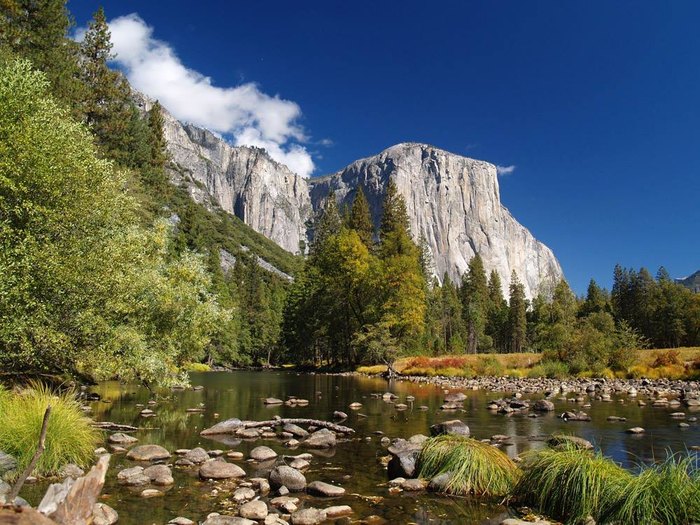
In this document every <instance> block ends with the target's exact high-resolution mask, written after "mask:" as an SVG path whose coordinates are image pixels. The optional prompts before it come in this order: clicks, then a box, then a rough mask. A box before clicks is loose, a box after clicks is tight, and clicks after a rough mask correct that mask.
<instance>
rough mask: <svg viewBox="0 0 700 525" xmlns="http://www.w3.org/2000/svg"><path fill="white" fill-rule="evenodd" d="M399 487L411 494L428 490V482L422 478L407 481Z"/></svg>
mask: <svg viewBox="0 0 700 525" xmlns="http://www.w3.org/2000/svg"><path fill="white" fill-rule="evenodd" d="M399 486H400V487H401V488H402V489H404V490H406V491H410V492H413V491H419V490H425V489H427V488H428V480H427V479H421V478H411V479H406V480H404V481H403V482H402V483H401V484H400V485H399Z"/></svg>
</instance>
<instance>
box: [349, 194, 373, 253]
mask: <svg viewBox="0 0 700 525" xmlns="http://www.w3.org/2000/svg"><path fill="white" fill-rule="evenodd" d="M348 226H349V227H350V228H351V229H353V230H355V231H356V232H357V234H358V235H359V236H360V240H361V241H362V242H363V243H364V245H365V246H367V248H370V249H371V248H372V246H373V244H374V225H373V224H372V216H371V215H370V211H369V203H368V202H367V198H366V197H365V193H364V192H363V191H362V187H361V186H358V187H357V193H355V199H354V200H353V201H352V208H351V209H350V217H349V220H348Z"/></svg>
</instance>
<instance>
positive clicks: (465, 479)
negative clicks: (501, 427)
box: [418, 435, 520, 496]
mask: <svg viewBox="0 0 700 525" xmlns="http://www.w3.org/2000/svg"><path fill="white" fill-rule="evenodd" d="M418 469H419V473H420V476H421V477H423V478H427V479H431V478H433V477H435V476H437V475H439V474H449V482H448V483H447V485H446V492H448V493H450V494H458V495H467V494H475V495H482V496H505V495H506V494H508V493H509V492H510V491H511V489H512V488H513V486H514V485H515V483H516V481H517V479H518V476H519V474H520V471H519V469H518V467H517V466H516V465H515V463H513V461H512V460H511V459H510V458H509V457H508V456H506V455H505V454H504V453H503V452H501V451H500V450H498V449H497V448H495V447H493V446H491V445H489V444H488V443H482V442H481V441H477V440H475V439H472V438H468V437H463V436H454V435H446V436H438V437H434V438H431V439H429V440H428V441H426V443H425V445H424V447H423V450H422V451H421V454H420V456H419V458H418Z"/></svg>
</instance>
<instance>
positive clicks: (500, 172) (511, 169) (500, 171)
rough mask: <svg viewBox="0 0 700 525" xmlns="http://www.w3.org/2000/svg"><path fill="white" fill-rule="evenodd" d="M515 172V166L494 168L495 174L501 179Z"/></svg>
mask: <svg viewBox="0 0 700 525" xmlns="http://www.w3.org/2000/svg"><path fill="white" fill-rule="evenodd" d="M514 171H515V165H514V164H511V165H510V166H496V173H497V174H498V176H499V177H502V176H504V175H510V174H511V173H513V172H514Z"/></svg>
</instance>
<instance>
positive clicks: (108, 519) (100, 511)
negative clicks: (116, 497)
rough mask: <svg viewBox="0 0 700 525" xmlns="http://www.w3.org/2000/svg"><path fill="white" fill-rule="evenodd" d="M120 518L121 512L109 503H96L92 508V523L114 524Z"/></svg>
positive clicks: (101, 524) (98, 524)
mask: <svg viewBox="0 0 700 525" xmlns="http://www.w3.org/2000/svg"><path fill="white" fill-rule="evenodd" d="M118 520H119V514H117V511H116V510H114V509H113V508H112V507H110V506H109V505H105V504H104V503H95V505H94V507H93V508H92V525H114V524H115V523H116V522H117V521H118Z"/></svg>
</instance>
